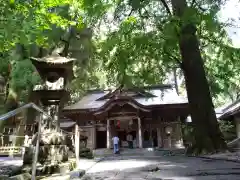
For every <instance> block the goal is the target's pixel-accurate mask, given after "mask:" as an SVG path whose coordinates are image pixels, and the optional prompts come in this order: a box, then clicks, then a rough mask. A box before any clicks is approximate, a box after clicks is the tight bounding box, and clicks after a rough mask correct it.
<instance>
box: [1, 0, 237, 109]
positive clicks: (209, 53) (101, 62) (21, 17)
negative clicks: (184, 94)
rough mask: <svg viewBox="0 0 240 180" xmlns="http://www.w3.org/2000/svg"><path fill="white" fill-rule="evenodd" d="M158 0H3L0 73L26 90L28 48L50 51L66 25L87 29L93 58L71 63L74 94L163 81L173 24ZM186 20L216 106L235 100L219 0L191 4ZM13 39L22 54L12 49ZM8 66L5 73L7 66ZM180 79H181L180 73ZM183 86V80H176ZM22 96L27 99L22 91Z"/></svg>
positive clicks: (171, 56) (173, 54) (173, 53)
mask: <svg viewBox="0 0 240 180" xmlns="http://www.w3.org/2000/svg"><path fill="white" fill-rule="evenodd" d="M162 2H164V1H150V0H148V1H141V0H135V1H134V0H128V1H110V0H108V1H102V0H82V1H77V0H64V1H62V0H61V1H60V0H59V1H58V0H57V1H56V0H43V1H31V0H27V1H22V0H15V1H14V0H11V1H4V0H1V1H0V4H1V7H0V11H1V19H2V20H3V21H2V22H3V23H1V25H0V26H1V28H0V42H1V46H0V52H1V56H0V61H1V65H0V70H1V75H2V76H4V77H5V79H6V80H7V81H8V80H9V81H8V83H9V84H11V86H14V88H16V90H15V91H19V93H20V91H21V93H20V94H22V95H26V94H27V93H26V91H27V90H28V88H31V87H32V86H33V85H35V84H36V83H39V80H40V79H39V77H37V73H34V72H36V70H35V69H34V68H33V66H32V64H31V62H30V60H29V57H30V56H31V55H32V54H31V51H32V45H37V46H38V47H43V48H47V49H51V48H53V47H57V46H59V44H61V43H62V41H61V39H62V38H63V34H64V32H67V31H68V30H69V27H72V26H75V27H77V28H78V29H82V28H84V27H90V28H92V30H93V38H92V43H91V44H89V46H91V47H92V51H91V58H90V59H89V61H88V62H87V63H85V64H82V63H79V64H76V66H75V69H76V71H75V75H76V79H74V80H73V82H72V84H71V89H72V90H73V94H75V96H76V98H78V97H79V96H80V95H81V93H80V94H79V93H78V92H83V91H84V90H85V89H88V88H91V87H106V86H118V85H119V84H122V83H124V84H126V85H127V86H132V85H139V84H161V83H163V82H164V81H165V80H166V79H167V78H168V75H169V73H170V72H172V71H173V70H174V69H176V68H178V69H179V61H181V56H180V54H179V46H178V43H177V40H176V39H177V37H178V31H179V28H178V27H179V26H178V25H179V23H182V22H181V21H179V19H178V18H176V17H175V16H173V15H171V16H170V15H169V14H168V12H167V11H171V10H170V9H166V8H165V5H164V3H162ZM188 3H189V4H190V6H189V8H188V9H187V10H186V12H185V13H184V22H189V21H190V22H194V23H195V24H196V25H197V34H198V37H199V39H200V47H201V50H202V56H203V59H204V65H205V69H206V73H207V78H208V81H209V84H210V87H211V93H212V95H213V96H214V98H215V102H216V104H221V103H223V102H226V99H227V100H228V99H230V100H235V99H236V98H238V97H239V88H240V82H239V73H238V70H239V67H240V64H239V61H238V58H239V50H238V49H236V48H234V47H232V45H231V41H230V39H229V37H228V35H227V34H226V31H225V27H226V26H227V25H229V24H227V23H222V22H220V21H219V19H218V18H217V13H218V11H219V9H220V8H221V5H223V2H220V1H200V0H196V1H191V2H190V1H189V2H188ZM17 44H21V45H23V46H24V47H25V50H26V52H25V55H24V56H22V57H19V55H18V54H16V53H15V54H14V52H15V47H16V45H17ZM10 69H11V70H10ZM178 76H179V77H182V74H181V71H178ZM181 83H182V84H184V82H181ZM23 99H27V96H24V97H23Z"/></svg>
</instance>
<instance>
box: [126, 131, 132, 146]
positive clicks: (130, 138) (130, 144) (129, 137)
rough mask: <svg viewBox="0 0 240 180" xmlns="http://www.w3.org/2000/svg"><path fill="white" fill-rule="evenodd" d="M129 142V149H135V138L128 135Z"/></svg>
mask: <svg viewBox="0 0 240 180" xmlns="http://www.w3.org/2000/svg"><path fill="white" fill-rule="evenodd" d="M127 142H128V148H129V149H132V148H133V136H132V135H131V134H130V133H128V135H127Z"/></svg>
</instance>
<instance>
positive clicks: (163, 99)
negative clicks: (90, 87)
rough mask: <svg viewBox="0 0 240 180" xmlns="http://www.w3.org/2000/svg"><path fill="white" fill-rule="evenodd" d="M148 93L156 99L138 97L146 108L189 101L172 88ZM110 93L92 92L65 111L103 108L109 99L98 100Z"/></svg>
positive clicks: (139, 101)
mask: <svg viewBox="0 0 240 180" xmlns="http://www.w3.org/2000/svg"><path fill="white" fill-rule="evenodd" d="M146 91H147V92H149V93H151V94H153V95H155V96H156V97H136V98H134V100H136V101H137V102H138V103H140V104H142V105H144V106H151V105H163V104H165V105H166V104H185V103H188V101H187V99H186V98H184V97H181V96H178V95H177V93H176V90H175V89H174V88H172V87H170V88H163V89H161V88H158V89H157V88H153V89H152V90H151V88H150V89H149V90H146ZM108 93H110V91H109V90H108V91H92V92H90V93H88V94H87V95H86V96H84V97H83V98H82V99H81V100H80V101H78V102H77V103H75V104H73V105H70V106H67V107H65V108H64V110H81V109H82V110H84V109H85V110H86V109H96V108H100V107H101V106H103V105H104V104H105V103H106V102H107V101H109V99H104V100H98V99H99V98H101V97H103V96H105V95H106V94H108Z"/></svg>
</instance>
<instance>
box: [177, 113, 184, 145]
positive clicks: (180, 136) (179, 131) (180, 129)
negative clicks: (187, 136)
mask: <svg viewBox="0 0 240 180" xmlns="http://www.w3.org/2000/svg"><path fill="white" fill-rule="evenodd" d="M176 126H177V132H178V136H179V138H178V143H177V145H178V147H179V148H182V147H183V135H182V126H181V117H180V116H179V117H178V123H177V125H176Z"/></svg>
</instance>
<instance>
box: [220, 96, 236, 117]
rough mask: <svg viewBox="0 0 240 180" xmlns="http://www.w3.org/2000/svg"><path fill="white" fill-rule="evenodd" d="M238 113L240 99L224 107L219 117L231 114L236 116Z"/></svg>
mask: <svg viewBox="0 0 240 180" xmlns="http://www.w3.org/2000/svg"><path fill="white" fill-rule="evenodd" d="M237 113H240V99H238V100H236V101H235V102H233V103H232V104H230V105H228V106H227V107H225V108H224V109H222V115H221V116H220V117H219V119H225V118H228V117H230V116H234V115H235V114H237Z"/></svg>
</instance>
